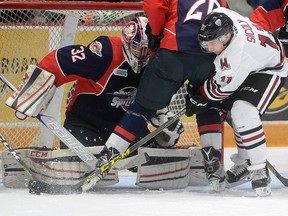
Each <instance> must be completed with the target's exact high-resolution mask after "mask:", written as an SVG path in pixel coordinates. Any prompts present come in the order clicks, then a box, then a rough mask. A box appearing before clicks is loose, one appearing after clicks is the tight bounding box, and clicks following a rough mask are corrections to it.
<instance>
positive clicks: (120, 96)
mask: <svg viewBox="0 0 288 216" xmlns="http://www.w3.org/2000/svg"><path fill="white" fill-rule="evenodd" d="M136 91H137V89H136V88H135V87H132V86H130V87H125V88H123V89H121V90H119V91H116V92H113V93H108V94H109V95H113V96H114V97H113V99H112V103H111V106H112V107H116V108H119V107H121V108H122V109H123V110H124V111H127V110H128V107H129V106H130V105H131V104H132V103H133V102H134V100H135V96H136Z"/></svg>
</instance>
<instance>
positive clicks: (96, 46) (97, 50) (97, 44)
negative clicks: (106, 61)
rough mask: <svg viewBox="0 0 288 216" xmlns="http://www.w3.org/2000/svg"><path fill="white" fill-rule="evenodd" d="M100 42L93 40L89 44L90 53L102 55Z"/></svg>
mask: <svg viewBox="0 0 288 216" xmlns="http://www.w3.org/2000/svg"><path fill="white" fill-rule="evenodd" d="M102 48H103V46H102V44H101V43H100V42H99V41H94V42H92V43H91V44H90V46H89V49H90V50H91V52H92V53H95V54H96V55H97V56H100V57H102Z"/></svg>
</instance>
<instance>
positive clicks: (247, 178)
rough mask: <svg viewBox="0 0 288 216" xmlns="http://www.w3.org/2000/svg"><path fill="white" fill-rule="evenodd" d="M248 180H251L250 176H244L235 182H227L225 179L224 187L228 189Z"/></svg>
mask: <svg viewBox="0 0 288 216" xmlns="http://www.w3.org/2000/svg"><path fill="white" fill-rule="evenodd" d="M249 181H251V176H247V177H246V178H244V179H241V180H239V181H237V182H232V183H229V182H227V181H226V188H228V189H229V188H233V187H237V186H239V185H242V184H245V183H247V182H249Z"/></svg>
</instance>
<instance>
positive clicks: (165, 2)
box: [143, 0, 170, 35]
mask: <svg viewBox="0 0 288 216" xmlns="http://www.w3.org/2000/svg"><path fill="white" fill-rule="evenodd" d="M169 2H170V1H169V0H144V6H143V9H144V11H145V12H146V14H147V17H148V20H149V25H150V26H151V29H152V34H153V35H159V34H160V33H161V32H162V30H163V29H164V26H165V23H166V14H167V13H168V12H169Z"/></svg>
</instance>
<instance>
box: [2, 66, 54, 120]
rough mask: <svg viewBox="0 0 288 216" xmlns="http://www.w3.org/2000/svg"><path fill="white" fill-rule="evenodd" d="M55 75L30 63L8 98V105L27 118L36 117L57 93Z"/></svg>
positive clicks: (22, 117)
mask: <svg viewBox="0 0 288 216" xmlns="http://www.w3.org/2000/svg"><path fill="white" fill-rule="evenodd" d="M54 81H55V76H54V75H53V74H52V73H50V72H48V71H45V70H43V69H41V68H39V67H36V66H34V65H30V66H29V68H28V70H27V71H26V73H25V74H24V77H23V79H22V80H21V82H20V85H19V86H18V87H17V90H16V91H15V92H14V93H13V94H12V95H11V96H10V97H9V98H8V99H7V101H6V105H8V106H10V107H11V108H13V109H15V110H16V116H17V117H18V118H20V119H25V118H26V117H27V116H29V117H36V116H37V115H38V114H39V113H40V112H41V111H42V110H45V109H46V107H47V106H48V104H49V102H50V100H51V99H52V98H53V96H54V94H55V90H56V87H55V85H54Z"/></svg>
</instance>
